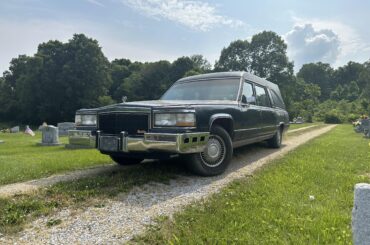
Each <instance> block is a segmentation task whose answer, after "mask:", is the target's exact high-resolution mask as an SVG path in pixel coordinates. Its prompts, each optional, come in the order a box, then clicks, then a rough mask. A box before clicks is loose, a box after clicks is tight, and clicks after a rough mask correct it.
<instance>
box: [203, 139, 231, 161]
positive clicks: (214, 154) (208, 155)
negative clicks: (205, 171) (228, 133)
mask: <svg viewBox="0 0 370 245" xmlns="http://www.w3.org/2000/svg"><path fill="white" fill-rule="evenodd" d="M225 154H226V146H225V142H224V141H223V139H222V138H221V137H220V136H218V135H211V136H210V137H209V140H208V143H207V146H206V148H205V149H204V151H203V152H201V153H200V158H201V159H202V161H203V163H204V164H205V165H206V166H208V167H212V168H214V167H217V166H219V165H220V164H221V163H222V161H223V160H224V158H225Z"/></svg>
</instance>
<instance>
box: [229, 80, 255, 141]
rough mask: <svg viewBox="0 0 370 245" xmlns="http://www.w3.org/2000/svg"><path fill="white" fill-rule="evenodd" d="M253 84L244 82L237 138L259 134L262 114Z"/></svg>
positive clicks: (249, 137) (253, 136)
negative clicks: (257, 103) (256, 100)
mask: <svg viewBox="0 0 370 245" xmlns="http://www.w3.org/2000/svg"><path fill="white" fill-rule="evenodd" d="M255 98H256V97H255V94H254V89H253V84H252V83H250V82H247V81H244V82H243V88H242V94H241V101H240V104H239V107H240V115H241V118H240V128H239V129H237V130H236V132H235V133H236V134H235V136H236V140H248V139H253V138H255V137H257V136H258V132H259V130H260V126H261V125H260V121H261V115H260V110H259V108H258V106H256V102H255Z"/></svg>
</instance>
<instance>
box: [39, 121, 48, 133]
mask: <svg viewBox="0 0 370 245" xmlns="http://www.w3.org/2000/svg"><path fill="white" fill-rule="evenodd" d="M46 126H48V124H47V123H46V122H43V123H42V124H41V125H40V126H39V130H40V131H41V130H42V128H43V127H46Z"/></svg>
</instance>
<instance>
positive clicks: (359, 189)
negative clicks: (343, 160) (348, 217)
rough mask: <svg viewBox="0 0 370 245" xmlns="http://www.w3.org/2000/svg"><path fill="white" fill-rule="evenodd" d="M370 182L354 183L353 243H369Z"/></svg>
mask: <svg viewBox="0 0 370 245" xmlns="http://www.w3.org/2000/svg"><path fill="white" fill-rule="evenodd" d="M369 207H370V184H366V183H359V184H356V185H355V200H354V207H353V210H352V233H353V243H354V244H355V245H368V244H370V208H369Z"/></svg>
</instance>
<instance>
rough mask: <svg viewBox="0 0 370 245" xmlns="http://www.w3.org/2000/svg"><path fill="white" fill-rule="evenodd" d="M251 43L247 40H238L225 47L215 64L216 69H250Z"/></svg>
mask: <svg viewBox="0 0 370 245" xmlns="http://www.w3.org/2000/svg"><path fill="white" fill-rule="evenodd" d="M249 45H250V44H249V42H248V41H247V40H244V41H243V40H236V41H234V42H231V43H230V45H229V46H228V47H226V48H223V49H222V51H221V55H220V59H219V60H218V61H217V62H216V64H215V71H250V67H251V60H250V59H251V55H250V50H249Z"/></svg>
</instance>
